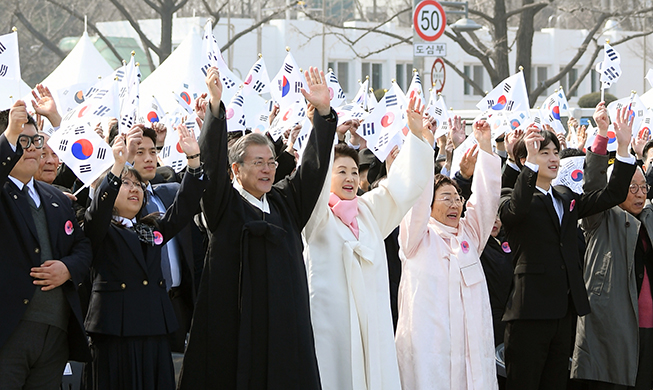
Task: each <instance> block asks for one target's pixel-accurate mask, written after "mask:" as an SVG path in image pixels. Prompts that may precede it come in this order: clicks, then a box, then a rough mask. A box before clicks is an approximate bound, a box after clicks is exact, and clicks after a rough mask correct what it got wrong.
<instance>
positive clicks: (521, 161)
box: [519, 157, 526, 167]
mask: <svg viewBox="0 0 653 390" xmlns="http://www.w3.org/2000/svg"><path fill="white" fill-rule="evenodd" d="M519 162H520V163H521V166H522V167H523V166H524V164H525V163H526V158H524V157H522V158H520V159H519Z"/></svg>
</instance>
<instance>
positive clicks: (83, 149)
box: [70, 138, 93, 160]
mask: <svg viewBox="0 0 653 390" xmlns="http://www.w3.org/2000/svg"><path fill="white" fill-rule="evenodd" d="M70 150H71V152H72V153H73V156H75V158H77V159H78V160H87V159H88V158H89V157H91V156H92V155H93V144H92V143H91V141H89V140H87V139H84V138H82V139H79V140H77V141H76V142H75V143H74V144H73V146H72V147H71V148H70Z"/></svg>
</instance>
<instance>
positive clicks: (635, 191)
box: [628, 184, 651, 195]
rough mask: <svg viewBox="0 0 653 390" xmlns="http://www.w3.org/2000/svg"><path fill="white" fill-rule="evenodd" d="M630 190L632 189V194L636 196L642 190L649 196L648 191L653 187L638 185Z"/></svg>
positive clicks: (632, 186) (632, 185) (634, 185)
mask: <svg viewBox="0 0 653 390" xmlns="http://www.w3.org/2000/svg"><path fill="white" fill-rule="evenodd" d="M628 188H629V189H630V193H631V194H636V193H637V191H639V190H642V194H644V195H646V194H648V190H649V189H650V188H651V186H650V185H648V184H644V185H641V186H640V185H637V184H631V185H630V187H628Z"/></svg>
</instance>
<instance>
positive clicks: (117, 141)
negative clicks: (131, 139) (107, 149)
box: [111, 133, 127, 177]
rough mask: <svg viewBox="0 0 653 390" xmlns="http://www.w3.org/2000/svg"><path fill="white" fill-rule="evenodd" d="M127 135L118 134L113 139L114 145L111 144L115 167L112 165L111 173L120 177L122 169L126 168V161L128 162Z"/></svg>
mask: <svg viewBox="0 0 653 390" xmlns="http://www.w3.org/2000/svg"><path fill="white" fill-rule="evenodd" d="M126 139H127V136H126V135H125V134H124V133H123V134H118V135H117V136H116V138H114V140H113V146H111V151H112V152H113V159H114V160H115V162H114V163H113V167H111V173H113V174H114V175H115V176H118V177H120V175H121V174H122V170H123V169H124V168H125V162H127V142H126Z"/></svg>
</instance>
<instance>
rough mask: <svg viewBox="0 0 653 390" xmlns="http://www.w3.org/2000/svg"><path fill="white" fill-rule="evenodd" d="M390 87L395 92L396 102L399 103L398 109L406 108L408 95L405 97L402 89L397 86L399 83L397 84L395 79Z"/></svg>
mask: <svg viewBox="0 0 653 390" xmlns="http://www.w3.org/2000/svg"><path fill="white" fill-rule="evenodd" d="M391 89H394V92H395V93H396V94H397V102H398V103H399V109H400V110H406V108H408V97H406V94H405V93H404V90H403V89H401V87H400V86H399V84H397V82H396V81H393V82H392V88H391Z"/></svg>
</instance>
